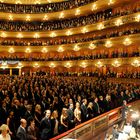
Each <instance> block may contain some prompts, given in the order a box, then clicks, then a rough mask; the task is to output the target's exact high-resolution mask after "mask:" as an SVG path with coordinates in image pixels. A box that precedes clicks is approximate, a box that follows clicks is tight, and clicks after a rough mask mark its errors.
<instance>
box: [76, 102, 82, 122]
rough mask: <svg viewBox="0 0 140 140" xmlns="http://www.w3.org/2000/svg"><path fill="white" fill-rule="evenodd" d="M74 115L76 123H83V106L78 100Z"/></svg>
mask: <svg viewBox="0 0 140 140" xmlns="http://www.w3.org/2000/svg"><path fill="white" fill-rule="evenodd" d="M74 117H75V119H74V121H75V125H79V124H80V123H81V108H80V103H79V102H76V107H75V109H74Z"/></svg>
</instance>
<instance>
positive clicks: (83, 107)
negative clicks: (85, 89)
mask: <svg viewBox="0 0 140 140" xmlns="http://www.w3.org/2000/svg"><path fill="white" fill-rule="evenodd" d="M81 113H82V115H81V116H82V122H85V121H86V120H87V99H83V103H82V104H81Z"/></svg>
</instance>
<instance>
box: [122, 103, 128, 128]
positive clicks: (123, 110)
mask: <svg viewBox="0 0 140 140" xmlns="http://www.w3.org/2000/svg"><path fill="white" fill-rule="evenodd" d="M121 111H122V127H123V125H124V124H125V123H126V119H127V114H128V106H127V102H126V100H123V105H122V108H121Z"/></svg>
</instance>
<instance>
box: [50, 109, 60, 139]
mask: <svg viewBox="0 0 140 140" xmlns="http://www.w3.org/2000/svg"><path fill="white" fill-rule="evenodd" d="M51 124H52V132H51V133H52V137H54V136H56V135H58V134H59V125H60V124H59V121H58V111H57V110H54V111H53V113H52V116H51Z"/></svg>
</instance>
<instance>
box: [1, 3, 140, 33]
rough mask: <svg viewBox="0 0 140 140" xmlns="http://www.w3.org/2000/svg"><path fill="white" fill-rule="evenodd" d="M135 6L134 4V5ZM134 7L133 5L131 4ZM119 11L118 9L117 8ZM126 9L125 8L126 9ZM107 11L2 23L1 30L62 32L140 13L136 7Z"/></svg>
mask: <svg viewBox="0 0 140 140" xmlns="http://www.w3.org/2000/svg"><path fill="white" fill-rule="evenodd" d="M133 5H134V4H133ZM131 6H132V4H131ZM117 9H118V8H117ZM124 9H125V8H124ZM118 11H119V10H116V8H114V9H106V10H104V11H100V12H97V13H93V14H91V15H87V16H81V17H76V18H72V19H62V20H54V21H43V22H42V21H35V22H26V21H18V22H17V21H5V20H1V21H0V29H2V30H5V31H6V30H8V31H9V30H10V31H44V30H61V29H66V28H73V27H80V26H85V25H90V24H93V23H97V22H99V21H105V20H108V19H111V18H114V17H118V16H123V15H128V14H132V13H135V12H139V11H140V8H138V7H135V8H134V9H133V8H131V7H129V6H128V8H126V9H125V10H122V11H121V10H120V11H119V12H120V13H118Z"/></svg>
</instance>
